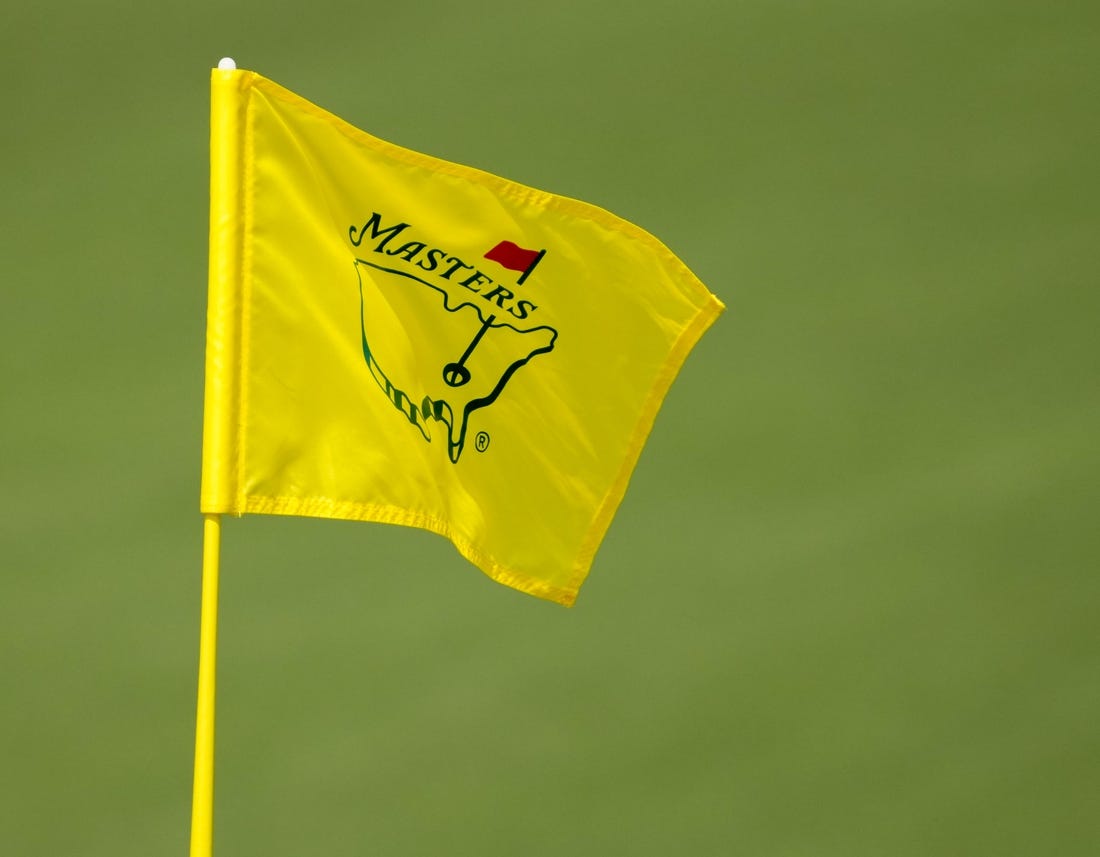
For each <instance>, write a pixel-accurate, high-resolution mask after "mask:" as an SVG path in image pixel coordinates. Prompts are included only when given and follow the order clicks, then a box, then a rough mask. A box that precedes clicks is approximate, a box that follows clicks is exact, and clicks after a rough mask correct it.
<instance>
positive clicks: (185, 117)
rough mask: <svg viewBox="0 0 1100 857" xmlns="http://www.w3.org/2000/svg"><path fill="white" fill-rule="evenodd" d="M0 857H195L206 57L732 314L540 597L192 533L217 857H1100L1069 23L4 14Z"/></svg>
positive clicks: (290, 527) (999, 13)
mask: <svg viewBox="0 0 1100 857" xmlns="http://www.w3.org/2000/svg"><path fill="white" fill-rule="evenodd" d="M4 17H5V22H4V25H3V28H2V32H0V47H2V50H0V72H2V79H3V81H4V84H3V86H4V92H5V96H6V97H5V99H4V114H3V135H2V136H0V151H2V153H3V160H2V166H0V169H2V170H3V182H2V189H3V194H2V203H0V206H2V209H0V210H2V217H3V222H2V231H0V241H2V242H3V246H2V252H0V288H2V289H3V312H2V313H0V332H2V335H3V340H2V346H0V349H2V350H0V355H2V359H3V367H2V368H3V376H2V377H3V387H2V389H3V400H2V402H3V405H2V419H0V474H2V486H3V492H2V495H0V565H2V568H3V574H2V576H0V587H2V588H0V681H2V683H3V692H2V694H0V854H3V855H13V857H24V855H25V856H26V857H30V856H31V855H34V857H38V855H50V857H55V855H111V857H127V855H135V857H148V855H161V854H164V855H170V854H184V853H186V849H187V841H188V826H189V812H190V779H191V753H192V740H193V738H192V736H193V727H194V692H195V673H196V659H197V645H198V605H199V575H200V555H201V523H200V518H199V514H198V476H199V449H200V434H201V407H202V384H203V379H202V369H203V336H204V324H205V299H206V296H205V288H206V283H205V280H206V216H207V215H206V206H207V143H208V141H207V134H208V79H209V69H210V67H211V66H212V65H214V64H215V63H216V62H217V60H218V59H219V57H221V56H223V55H226V54H228V55H231V56H234V57H235V58H236V59H237V61H238V63H239V64H240V66H241V67H243V68H252V69H256V70H257V71H260V72H261V73H263V74H265V75H266V76H268V77H271V78H272V79H274V80H276V81H278V82H279V83H282V84H283V85H285V86H287V87H289V88H291V89H293V90H295V91H297V92H299V93H300V94H302V95H303V96H305V97H307V98H309V99H311V100H313V101H315V102H317V103H319V104H321V105H322V106H324V107H326V108H328V109H330V110H332V111H334V112H336V113H338V114H339V115H341V116H343V117H344V118H346V119H348V120H349V121H351V122H352V123H353V124H357V125H359V126H361V127H363V128H366V129H367V130H369V131H371V132H372V133H374V134H376V135H378V136H380V137H383V138H384V139H389V140H392V141H393V142H396V143H399V144H402V145H405V146H408V147H410V148H415V149H420V150H423V151H426V152H429V153H431V154H434V155H438V156H441V157H445V158H449V159H452V160H457V161H461V162H465V163H469V164H472V165H474V166H477V167H481V168H484V169H488V170H490V171H492V172H495V173H498V174H501V175H504V176H507V177H509V178H513V179H516V180H518V181H522V182H525V183H528V184H532V185H534V186H536V187H540V188H545V189H548V190H553V191H556V192H558V193H562V194H566V195H569V196H575V197H579V198H582V199H585V200H588V201H590V202H593V203H596V204H598V205H601V206H604V207H606V208H609V209H611V210H612V211H614V212H616V213H617V214H620V215H622V216H624V217H627V218H628V219H631V220H633V221H635V222H637V223H639V224H640V225H642V226H644V227H645V228H647V229H649V230H650V231H652V232H654V233H655V234H656V235H658V236H659V237H661V238H662V239H663V240H664V241H665V242H666V243H667V244H668V245H669V246H670V247H672V248H673V249H674V250H675V251H676V252H677V253H678V254H679V255H680V256H681V257H682V258H683V259H684V260H685V261H686V262H687V263H688V265H689V266H691V267H692V268H693V270H695V272H696V273H697V274H698V275H699V276H700V277H701V279H702V280H703V281H704V282H705V283H707V284H708V285H709V286H710V288H711V289H712V290H713V291H714V292H715V293H717V294H718V295H719V296H720V297H721V298H722V299H723V300H724V301H725V302H726V304H727V305H728V307H729V309H728V312H727V313H726V314H725V315H724V316H723V317H722V318H721V319H720V320H719V322H718V323H717V324H716V325H715V327H714V328H712V330H711V331H710V333H709V334H708V335H707V336H706V337H705V338H704V340H703V341H702V343H701V344H700V345H699V346H698V348H697V349H696V351H695V352H694V353H693V354H692V356H691V357H690V359H689V360H688V362H687V364H686V366H685V368H684V371H683V373H682V375H681V376H680V378H679V379H678V380H677V382H676V383H675V384H674V386H673V389H672V392H671V394H670V395H669V397H668V399H667V401H666V405H665V408H664V410H663V411H662V413H661V415H660V416H659V418H658V421H657V424H656V427H655V430H654V432H653V435H652V438H651V440H650V443H649V445H648V447H647V448H646V451H645V452H644V454H643V456H642V459H641V462H640V465H639V467H638V469H637V471H636V474H635V477H634V479H633V482H632V484H631V488H630V491H629V492H628V493H627V497H626V500H625V502H624V504H623V506H622V508H621V511H620V513H619V515H618V517H617V519H616V521H615V523H614V525H613V526H612V529H611V532H610V534H609V536H608V538H607V540H606V541H605V543H604V546H603V548H602V549H601V551H600V553H599V555H598V556H597V558H596V563H595V567H594V569H593V573H592V575H591V577H590V578H589V581H588V583H587V585H586V587H585V588H584V590H583V591H582V593H581V598H580V601H579V602H578V606H577V607H576V608H574V609H573V610H565V609H562V608H560V607H557V606H555V605H551V604H548V603H543V602H540V601H538V600H536V599H534V598H531V597H528V596H524V595H521V594H519V593H516V592H513V591H511V590H509V589H506V588H504V587H502V586H499V585H496V584H494V583H492V582H491V581H489V579H488V578H486V577H484V576H483V575H481V574H480V572H478V571H477V570H476V569H475V568H473V566H470V565H468V564H467V563H466V562H465V561H464V560H462V559H461V558H460V557H459V556H458V554H457V553H456V552H455V551H454V550H453V549H452V548H451V547H450V545H449V544H448V543H446V542H445V541H444V540H442V539H440V538H438V537H436V536H432V535H429V534H427V533H422V532H418V531H414V530H406V529H402V528H397V527H384V526H375V525H366V524H347V523H339V522H327V521H311V520H304V519H302V520H291V519H280V518H259V517H257V518H250V519H242V520H239V521H237V520H231V521H227V522H226V527H225V533H224V548H223V581H222V587H223V588H222V608H221V629H220V630H221V640H220V649H219V654H220V661H219V665H220V672H219V719H218V728H219V732H218V766H217V810H216V819H215V851H216V853H218V854H221V855H256V857H261V855H262V857H273V855H274V857H277V855H304V854H310V855H314V854H316V855H321V854H323V855H331V857H336V855H362V854H383V855H391V857H398V855H424V854H450V855H477V857H493V855H531V857H543V855H546V857H549V855H566V854H568V855H602V857H608V855H661V856H662V857H665V855H670V854H690V855H731V854H733V855H752V857H797V855H812V857H822V855H840V856H842V857H861V855H867V857H872V855H873V857H881V855H891V856H892V857H906V855H913V857H927V855H967V857H972V855H979V854H982V855H984V854H995V855H998V857H1005V855H1059V857H1068V855H1095V854H1097V853H1100V814H1098V813H1097V806H1100V727H1098V723H1100V635H1098V624H1100V623H1098V617H1100V575H1098V574H1097V571H1098V567H1100V562H1098V557H1100V527H1097V522H1096V518H1097V511H1098V509H1100V451H1098V449H1097V440H1098V430H1100V385H1098V369H1100V365H1098V364H1100V360H1098V357H1100V347H1098V337H1097V318H1098V313H1100V288H1098V285H1100V283H1098V275H1100V251H1098V246H1100V204H1098V194H1100V159H1098V151H1100V114H1098V110H1097V105H1098V104H1100V64H1098V63H1097V46H1098V44H1100V6H1098V5H1097V4H1096V3H1095V2H1093V0H1089V2H1054V3H1046V4H1042V3H1019V2H992V0H969V2H967V0H955V1H954V2H950V3H948V2H936V0H923V2H922V0H889V2H883V0H878V2H872V0H825V2H813V3H811V2H778V0H772V2H763V0H757V2H749V0H721V2H719V0H677V2H658V1H657V0H640V1H639V2H633V3H626V2H621V3H619V2H600V0H595V2H593V0H586V2H580V0H556V2H545V3H539V4H521V3H514V2H513V3H505V2H501V0H486V2H484V3H481V4H479V5H473V6H463V5H461V4H454V3H442V2H432V3H401V4H396V3H385V4H367V3H363V4H352V3H338V2H331V1H330V0H315V2H312V3H290V2H285V0H275V2H270V1H269V2H264V3H260V2H249V3H221V4H213V3H207V2H192V3H188V4H183V3H177V4H167V5H161V4H136V3H123V2H98V3H93V2H70V3H43V4H30V3H22V4H18V5H14V4H9V5H8V7H7V8H6V9H5V12H4Z"/></svg>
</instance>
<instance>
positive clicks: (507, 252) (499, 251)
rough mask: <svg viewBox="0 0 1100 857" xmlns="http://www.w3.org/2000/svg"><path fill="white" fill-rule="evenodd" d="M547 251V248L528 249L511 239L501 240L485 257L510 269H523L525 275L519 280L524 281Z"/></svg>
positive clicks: (519, 281)
mask: <svg viewBox="0 0 1100 857" xmlns="http://www.w3.org/2000/svg"><path fill="white" fill-rule="evenodd" d="M545 253H546V251H545V250H527V249H525V248H523V247H520V246H519V245H518V244H513V243H512V242H511V241H501V242H500V243H499V244H497V246H496V247H494V248H493V249H492V250H490V251H489V252H488V253H486V254H485V258H486V259H492V260H493V261H494V262H499V263H500V264H501V265H503V266H504V267H505V268H507V269H508V270H510V271H522V272H523V276H522V277H520V278H519V280H517V282H518V283H522V282H523V281H524V280H525V279H527V275H528V274H530V273H531V271H532V270H533V269H534V267H535V265H537V264H538V263H539V260H540V259H541V258H542V257H543V255H545Z"/></svg>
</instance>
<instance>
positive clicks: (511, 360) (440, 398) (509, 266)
mask: <svg viewBox="0 0 1100 857" xmlns="http://www.w3.org/2000/svg"><path fill="white" fill-rule="evenodd" d="M409 229H411V227H410V225H409V224H407V223H398V224H396V225H393V226H388V227H383V225H382V218H381V216H380V215H379V214H377V213H375V214H372V216H371V218H370V219H369V220H368V221H367V222H366V224H365V225H363V226H362V227H361V228H359V227H355V226H352V227H351V228H350V229H349V235H350V237H351V243H352V245H353V246H354V247H357V248H360V250H359V253H358V254H357V255H356V258H355V270H356V274H357V275H358V279H359V300H360V313H359V315H360V330H361V334H362V344H363V358H364V359H365V360H366V364H367V367H368V368H369V370H370V374H371V376H372V378H373V379H374V382H375V383H376V384H377V386H378V388H379V390H380V391H381V393H382V394H384V395H385V396H386V398H387V399H389V401H390V404H391V405H393V407H394V408H395V409H396V411H398V412H399V413H400V414H401V415H403V416H404V419H405V420H407V421H408V422H409V423H410V424H411V425H412V426H414V427H415V428H416V429H417V430H418V431H419V433H420V435H421V436H422V437H423V438H424V440H426V441H429V442H430V441H431V440H432V438H433V428H437V426H433V423H435V424H438V427H445V429H446V438H447V455H448V457H449V458H450V460H451V462H453V463H457V462H458V460H459V458H461V456H462V453H463V450H464V449H465V448H466V445H467V435H468V432H469V430H470V424H471V416H472V415H474V414H475V413H476V412H477V411H478V410H480V409H482V408H487V407H490V406H491V405H492V404H493V403H494V402H495V401H497V399H498V398H499V397H500V396H501V394H502V393H503V392H504V389H505V387H507V386H508V385H509V384H510V383H513V379H514V377H515V376H516V375H517V373H519V372H520V370H521V369H523V367H524V366H526V365H527V364H528V363H530V362H531V361H532V360H533V359H534V358H535V357H537V356H538V355H541V354H548V353H549V352H551V351H553V350H554V345H555V343H556V341H557V337H558V332H557V330H555V329H554V328H552V327H550V326H548V325H541V324H538V322H537V311H538V305H537V304H536V303H535V301H534V300H532V299H531V298H530V297H529V296H527V295H526V291H527V290H526V289H524V288H523V285H524V282H525V281H526V280H527V278H528V276H529V275H530V274H531V273H532V271H534V269H535V268H536V266H537V265H538V264H539V262H540V261H542V259H543V257H544V255H545V251H543V250H526V249H524V248H522V247H519V246H518V245H516V244H513V243H511V242H509V241H501V242H499V243H497V244H496V246H494V247H492V248H489V249H488V252H486V253H485V255H484V257H483V258H485V259H488V260H489V261H490V262H491V263H493V264H492V265H484V267H485V268H487V269H490V271H491V273H492V274H493V275H494V276H495V275H496V274H497V270H498V269H499V268H503V269H505V270H510V271H519V272H521V273H520V276H519V278H518V279H517V280H515V281H514V284H512V283H509V285H507V286H506V285H502V284H501V283H499V282H497V281H496V280H495V279H494V278H493V276H490V274H487V273H484V272H483V271H482V270H480V269H479V267H478V266H477V265H474V264H469V263H467V262H466V261H465V260H463V259H461V258H459V257H458V256H455V255H453V254H451V253H450V252H448V251H446V250H444V249H441V248H439V247H435V246H431V245H429V244H428V243H426V242H424V241H414V240H409V241H404V242H401V241H398V240H397V237H398V236H399V235H402V233H405V232H406V230H409ZM402 237H408V236H402ZM368 241H369V242H370V243H369V244H367V242H368ZM364 244H366V246H363V245H364ZM368 247H369V248H370V250H372V251H373V252H363V250H365V249H367V248H368ZM479 264H483V263H481V262H480V260H479ZM505 276H508V277H509V279H510V275H505ZM527 288H528V289H529V288H530V286H528V287H527ZM521 295H523V297H521ZM516 383H520V382H516ZM395 416H397V415H396V414H395ZM475 421H476V418H475ZM473 440H474V442H473V443H472V444H471V445H472V446H473V447H474V449H475V450H477V451H478V452H485V451H487V450H488V448H489V443H490V440H491V438H490V436H489V434H488V433H487V432H485V431H483V430H480V431H475V432H474V435H473Z"/></svg>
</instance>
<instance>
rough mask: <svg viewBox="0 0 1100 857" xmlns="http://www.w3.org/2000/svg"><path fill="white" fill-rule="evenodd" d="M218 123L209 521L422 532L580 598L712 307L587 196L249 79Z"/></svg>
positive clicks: (634, 230)
mask: <svg viewBox="0 0 1100 857" xmlns="http://www.w3.org/2000/svg"><path fill="white" fill-rule="evenodd" d="M211 116H212V129H211V205H210V215H211V217H210V285H209V307H208V319H207V353H206V398H205V404H204V422H203V466H202V491H201V508H202V511H203V512H205V513H210V514H237V515H239V514H245V513H260V514H286V515H308V516H315V517H327V518H342V519H352V520H362V521H378V522H385V523H394V524H404V525H408V526H413V527H420V528H423V529H426V530H430V531H433V532H435V533H439V534H441V535H443V536H445V537H446V538H448V539H450V541H451V542H452V543H453V544H454V545H455V547H456V548H457V549H458V551H459V552H460V553H461V554H462V555H463V556H465V557H467V558H468V559H469V560H470V561H471V562H473V563H474V564H475V565H477V566H478V567H479V568H480V569H482V570H483V571H484V572H485V573H486V574H488V575H489V576H490V577H492V578H493V579H495V580H497V581H499V582H501V583H504V584H507V585H509V586H512V587H515V588H517V589H520V590H523V591H525V592H528V593H531V594H533V595H536V596H539V597H542V598H547V599H550V600H552V601H556V602H559V603H561V604H566V605H569V604H572V603H573V601H574V599H575V598H576V595H577V591H578V589H579V587H580V585H581V583H582V582H583V580H584V578H585V576H586V575H587V573H588V570H589V567H590V565H591V563H592V560H593V557H594V555H595V552H596V549H597V547H598V546H599V544H600V542H601V540H602V539H603V537H604V535H605V533H606V531H607V529H608V527H609V525H610V523H611V519H612V516H613V515H614V513H615V510H616V509H617V507H618V505H619V503H620V501H621V499H622V497H623V493H624V491H625V490H626V486H627V482H628V480H629V478H630V474H631V472H632V471H633V468H634V465H635V463H636V461H637V459H638V456H639V454H640V452H641V449H642V445H643V443H644V442H645V440H646V438H647V436H648V434H649V431H650V428H651V426H652V424H653V421H654V418H655V416H656V414H657V411H658V408H659V407H660V404H661V402H662V400H663V398H664V396H665V393H666V391H667V389H668V387H669V385H670V384H671V382H672V380H673V378H674V377H675V375H676V374H677V372H678V371H679V369H680V366H681V364H682V362H683V361H684V359H685V358H686V357H687V355H688V352H689V351H690V350H691V349H692V347H693V346H694V344H695V343H696V342H697V340H698V339H699V337H700V336H701V335H702V334H703V332H704V331H705V330H706V329H707V327H708V326H709V325H710V324H711V322H712V321H713V320H714V319H715V318H716V317H717V315H718V313H719V312H720V311H721V310H722V308H723V307H722V304H721V303H720V302H719V301H718V299H717V298H716V297H714V296H713V295H712V294H710V292H709V291H707V289H706V288H705V287H704V286H703V285H702V284H701V283H700V282H699V280H698V279H696V277H695V276H694V275H693V274H692V273H691V272H690V271H689V270H688V268H687V267H686V266H685V265H684V264H683V263H682V262H681V261H680V260H679V259H677V258H676V257H675V256H674V255H673V254H672V253H671V252H670V251H669V250H668V249H667V248H666V247H665V246H664V245H663V244H661V243H660V242H659V241H658V240H657V239H656V238H654V237H653V236H651V235H650V234H648V233H647V232H645V231H643V230H642V229H640V228H639V227H637V226H634V225H632V224H630V223H628V222H626V221H624V220H621V219H620V218H618V217H616V216H614V215H612V214H610V213H609V212H607V211H604V210H603V209H600V208H597V207H595V206H592V205H588V204H586V203H583V202H579V201H576V200H572V199H568V198H565V197H561V196H556V195H554V194H550V193H545V192H543V191H539V190H535V189H532V188H529V187H525V186H523V185H520V184H516V183H514V182H511V181H507V180H505V179H502V178H499V177H497V176H494V175H491V174H489V173H485V172H482V171H480V170H477V169H473V168H470V167H466V166H461V165H458V164H454V163H449V162H447V161H443V160H439V159H436V158H433V157H430V156H428V155H424V154H420V153H417V152H413V151H410V150H407V149H403V148H400V147H398V146H395V145H392V144H390V143H386V142H383V141H382V140H379V139H377V138H375V137H373V136H371V135H370V134H367V133H365V132H363V131H360V130H358V129H356V128H354V127H352V126H351V125H349V124H348V123H346V122H344V121H343V120H341V119H339V118H338V117H336V116H334V115H332V114H331V113H328V112H326V111H324V110H322V109H321V108H319V107H317V106H315V105H313V104H311V103H310V102H308V101H306V100H304V99H303V98H301V97H299V96H297V95H295V94H293V93H292V92H290V91H288V90H286V89H284V88H282V87H281V86H278V85H277V84H275V83H273V82H271V81H269V80H267V79H265V78H263V77H261V76H260V75H258V74H256V73H255V72H251V71H245V70H220V69H215V70H214V71H213V75H212V104H211ZM486 247H493V248H494V250H491V251H490V253H491V254H492V255H489V256H488V258H489V259H492V260H495V261H496V262H498V263H500V265H501V266H502V267H503V268H505V269H508V270H523V271H525V272H527V273H528V274H529V276H527V278H526V281H525V282H523V283H522V284H519V283H517V280H516V278H515V277H514V276H513V275H511V274H507V273H502V272H501V270H500V268H498V267H496V266H494V265H492V264H486V263H485V262H484V261H482V260H483V259H485V258H486V256H487V254H486V252H485V248H486ZM525 247H538V248H542V249H541V250H540V251H530V250H525V249H524V248H525ZM502 248H504V249H502ZM532 252H534V253H538V254H539V258H538V260H537V265H536V266H535V267H534V268H533V269H532V265H533V264H535V263H536V260H535V259H534V257H531V256H530V255H528V254H531V253H532ZM524 262H525V263H526V264H523V263H524ZM520 265H522V267H518V268H517V267H516V266H520Z"/></svg>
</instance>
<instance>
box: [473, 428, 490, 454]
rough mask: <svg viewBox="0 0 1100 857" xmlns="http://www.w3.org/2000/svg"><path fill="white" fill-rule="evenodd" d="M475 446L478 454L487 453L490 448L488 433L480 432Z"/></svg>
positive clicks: (475, 440)
mask: <svg viewBox="0 0 1100 857" xmlns="http://www.w3.org/2000/svg"><path fill="white" fill-rule="evenodd" d="M474 446H475V447H476V448H477V451H478V452H485V450H487V449H488V448H489V434H488V433H487V432H483V431H479V432H478V433H477V437H476V438H474Z"/></svg>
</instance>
